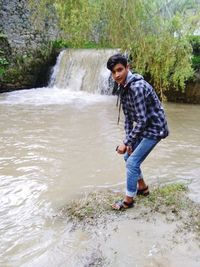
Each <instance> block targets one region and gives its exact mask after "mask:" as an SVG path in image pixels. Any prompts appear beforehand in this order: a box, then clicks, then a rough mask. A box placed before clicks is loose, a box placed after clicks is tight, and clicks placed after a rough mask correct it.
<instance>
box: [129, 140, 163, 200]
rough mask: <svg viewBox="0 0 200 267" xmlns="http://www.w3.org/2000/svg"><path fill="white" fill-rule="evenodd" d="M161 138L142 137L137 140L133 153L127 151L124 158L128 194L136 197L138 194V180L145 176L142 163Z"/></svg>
mask: <svg viewBox="0 0 200 267" xmlns="http://www.w3.org/2000/svg"><path fill="white" fill-rule="evenodd" d="M159 141H160V139H157V140H155V139H149V138H142V139H140V140H138V141H137V142H136V144H135V145H134V147H133V152H132V153H131V155H128V153H126V154H125V155H124V159H125V161H126V179H127V181H126V195H127V196H129V197H135V196H136V195H137V181H138V179H141V178H143V175H142V172H141V169H140V165H141V163H142V162H143V161H144V160H145V158H146V157H147V156H148V154H149V153H150V152H151V150H152V149H153V148H154V147H155V146H156V144H157V143H158V142H159Z"/></svg>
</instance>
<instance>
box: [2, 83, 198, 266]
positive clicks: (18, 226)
mask: <svg viewBox="0 0 200 267" xmlns="http://www.w3.org/2000/svg"><path fill="white" fill-rule="evenodd" d="M115 103H116V98H115V97H113V96H108V95H100V94H97V93H90V92H85V91H74V90H66V89H65V88H62V89H61V88H57V87H48V88H39V89H37V90H36V89H32V90H23V91H16V92H11V93H4V94H1V95H0V113H1V119H0V129H1V131H0V151H1V155H0V191H1V192H0V198H1V205H0V218H1V219H0V243H1V244H0V266H3V267H4V266H15V267H16V266H24V267H25V266H47V265H48V266H69V267H71V266H87V264H86V265H84V264H83V265H81V263H80V262H81V261H77V259H79V258H80V257H82V254H83V252H85V247H84V244H87V241H88V239H90V238H92V237H91V236H89V235H88V234H86V233H84V232H81V231H80V232H76V233H74V234H71V233H70V224H67V223H66V221H63V220H60V221H59V220H56V221H55V220H54V215H55V214H56V212H57V210H58V209H59V208H60V207H63V206H64V205H65V204H66V203H68V202H69V201H70V200H71V199H73V198H76V197H77V196H78V195H80V194H83V193H84V192H90V191H93V190H97V189H106V188H109V189H113V190H118V189H119V188H122V187H124V180H125V179H124V172H125V169H124V162H123V159H122V157H121V156H119V155H116V152H115V147H116V146H117V145H118V144H119V143H120V142H121V140H122V139H123V137H124V132H123V116H122V119H121V122H120V125H117V109H116V106H115ZM164 107H165V110H166V114H167V117H168V122H169V127H170V136H169V137H168V138H166V139H165V140H163V141H162V142H161V143H160V144H159V145H158V146H157V147H156V148H155V150H154V151H153V152H152V153H151V155H150V156H149V157H148V159H147V160H146V162H145V163H144V164H143V171H144V175H145V177H146V180H147V182H148V184H150V185H151V184H153V185H154V184H165V183H170V182H185V183H187V184H188V186H189V196H190V198H191V199H193V200H194V201H197V202H200V195H199V191H200V180H199V176H200V106H195V105H183V104H171V103H166V104H164ZM138 227H139V226H138ZM154 230H155V229H154ZM154 230H152V231H154ZM162 231H164V229H163V230H162ZM113 238H114V237H113ZM133 238H134V236H133ZM110 242H112V241H110ZM135 242H137V241H135ZM122 243H123V240H122ZM133 244H136V243H134V242H133ZM127 249H128V251H129V252H130V248H129V247H128V248H127ZM152 249H153V248H152ZM155 249H156V248H155ZM86 250H87V251H88V250H90V247H89V246H88V247H87V249H86ZM138 251H139V248H138ZM106 253H107V254H108V256H109V251H107V252H106ZM135 253H137V250H136V252H135ZM138 253H139V252H138ZM148 253H150V252H149V251H148ZM148 253H147V254H148ZM129 254H130V253H129ZM135 255H136V254H135ZM136 257H138V255H137V256H136ZM39 259H41V261H40V260H39ZM67 259H68V260H67ZM77 262H79V263H80V265H77ZM125 262H126V261H124V263H123V262H122V264H121V265H120V262H118V266H129V265H126V263H125ZM123 264H124V265H123ZM113 266H114V265H113ZM116 266H117V265H116ZM130 266H134V265H130ZM135 266H136V265H135ZM137 266H142V265H137ZM151 266H157V265H151ZM159 266H167V265H165V264H164V259H163V265H159Z"/></svg>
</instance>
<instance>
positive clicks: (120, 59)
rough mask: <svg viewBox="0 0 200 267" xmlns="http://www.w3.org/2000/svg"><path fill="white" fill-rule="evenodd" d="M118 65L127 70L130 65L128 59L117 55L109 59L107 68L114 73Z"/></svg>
mask: <svg viewBox="0 0 200 267" xmlns="http://www.w3.org/2000/svg"><path fill="white" fill-rule="evenodd" d="M117 64H122V65H123V66H124V67H125V68H126V66H127V64H128V61H127V58H126V57H125V56H124V55H122V54H115V55H113V56H111V57H110V58H109V59H108V61H107V68H108V69H109V70H111V71H112V70H113V68H114V66H115V65H117Z"/></svg>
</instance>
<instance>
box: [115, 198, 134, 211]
mask: <svg viewBox="0 0 200 267" xmlns="http://www.w3.org/2000/svg"><path fill="white" fill-rule="evenodd" d="M133 206H134V201H133V200H132V202H127V201H124V200H117V201H116V202H115V203H114V204H113V205H112V209H114V210H125V209H129V208H132V207H133Z"/></svg>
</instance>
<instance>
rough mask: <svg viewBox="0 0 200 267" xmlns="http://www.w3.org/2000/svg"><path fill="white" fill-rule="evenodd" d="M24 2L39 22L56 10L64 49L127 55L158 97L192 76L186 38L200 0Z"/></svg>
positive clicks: (190, 53)
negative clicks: (94, 49)
mask: <svg viewBox="0 0 200 267" xmlns="http://www.w3.org/2000/svg"><path fill="white" fill-rule="evenodd" d="M29 1H30V2H32V6H33V7H34V8H35V10H37V16H39V17H40V18H41V17H42V16H49V15H50V10H51V9H49V7H52V6H53V7H54V8H55V9H56V12H57V17H58V22H59V26H60V36H59V38H60V39H62V40H65V41H64V43H65V46H66V44H68V46H70V47H90V46H91V44H92V45H94V46H95V47H96V46H98V47H113V48H121V49H122V50H123V51H126V52H128V53H129V54H130V55H131V58H132V62H131V65H132V67H133V68H134V70H135V71H137V72H140V73H142V74H144V75H147V76H148V77H149V78H150V79H151V82H152V83H153V84H154V86H155V88H156V90H157V92H158V93H159V94H160V96H161V97H162V96H163V93H164V92H165V91H166V90H168V89H169V88H174V90H177V89H178V90H179V89H184V84H185V81H186V80H187V79H189V78H190V77H192V75H193V72H194V70H193V68H192V52H193V50H192V45H191V40H190V39H189V38H188V36H190V35H192V34H193V32H194V31H195V30H196V27H197V26H196V25H198V23H199V14H200V13H199V6H200V5H199V0H152V1H149V0H137V1H135V0H115V1H113V0H106V1H103V0H55V1H52V0H41V1H37V4H36V2H35V1H32V0H29ZM37 21H39V20H38V19H37ZM62 42H63V41H61V42H60V43H62ZM57 44H58V42H57ZM195 64H196V63H195ZM193 66H194V58H193Z"/></svg>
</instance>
